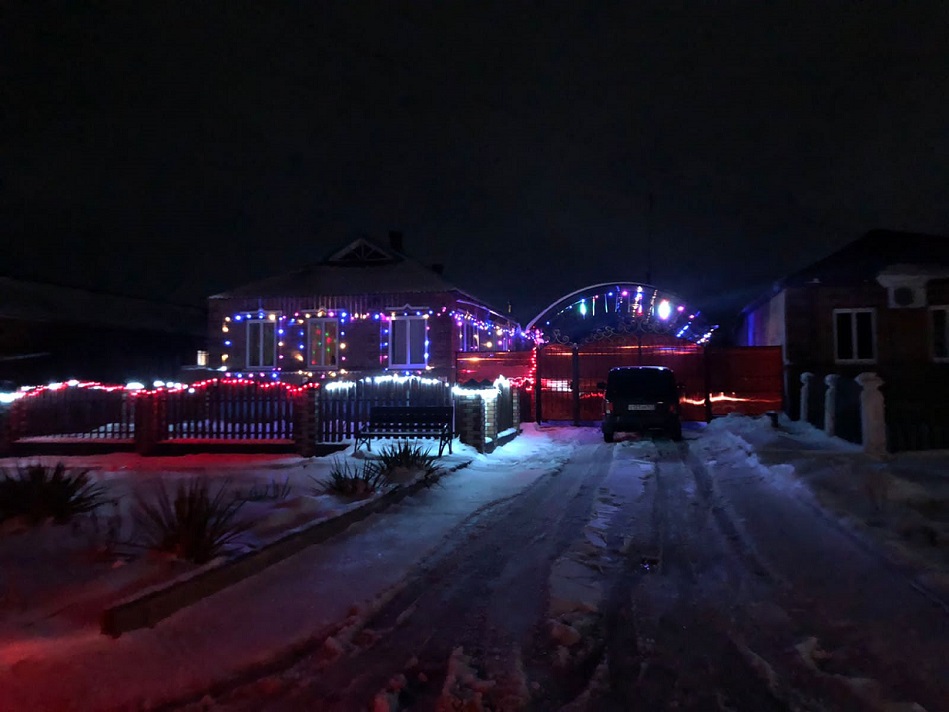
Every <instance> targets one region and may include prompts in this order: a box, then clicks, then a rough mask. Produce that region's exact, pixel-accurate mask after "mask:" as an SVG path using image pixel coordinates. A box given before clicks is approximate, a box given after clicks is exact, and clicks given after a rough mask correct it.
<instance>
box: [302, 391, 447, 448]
mask: <svg viewBox="0 0 949 712" xmlns="http://www.w3.org/2000/svg"><path fill="white" fill-rule="evenodd" d="M451 403H452V398H451V388H450V387H449V385H448V384H447V383H443V382H441V381H436V380H434V379H422V378H412V377H408V378H365V379H362V380H360V381H348V382H341V383H334V384H330V385H328V386H327V387H326V388H321V389H320V395H319V406H318V412H319V436H318V438H319V440H320V442H324V443H337V442H341V441H343V440H346V439H348V438H352V437H354V436H355V431H356V426H357V425H359V426H362V425H366V424H368V422H369V411H370V409H371V408H372V407H373V406H376V405H451Z"/></svg>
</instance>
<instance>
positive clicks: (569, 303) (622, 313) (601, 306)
mask: <svg viewBox="0 0 949 712" xmlns="http://www.w3.org/2000/svg"><path fill="white" fill-rule="evenodd" d="M716 328H717V325H716V326H712V325H709V324H708V323H707V322H706V321H705V319H704V318H703V317H702V314H701V312H699V311H695V310H694V309H692V308H690V307H689V306H687V305H686V303H685V301H684V300H683V299H681V298H680V297H678V296H677V295H675V294H673V293H671V292H666V291H664V290H661V289H659V288H658V287H654V286H653V285H650V284H643V283H641V282H601V283H600V284H591V285H590V286H588V287H583V288H582V289H578V290H576V291H575V292H571V293H570V294H567V295H565V296H563V297H561V298H560V299H558V300H557V301H555V302H553V303H552V304H550V305H549V306H548V307H547V308H546V309H544V310H543V311H542V312H541V313H540V314H538V315H537V316H536V317H534V318H533V319H532V320H531V321H530V323H529V324H528V325H527V327H525V329H524V330H525V331H526V332H527V333H528V334H531V335H533V337H534V339H535V341H537V342H538V343H560V344H584V343H590V342H594V341H601V340H610V339H614V338H620V337H625V336H630V335H637V334H662V335H666V336H673V337H676V338H679V339H683V340H686V341H691V342H692V343H695V344H704V343H706V342H708V340H709V339H710V338H711V336H712V333H713V332H714V331H715V329H716Z"/></svg>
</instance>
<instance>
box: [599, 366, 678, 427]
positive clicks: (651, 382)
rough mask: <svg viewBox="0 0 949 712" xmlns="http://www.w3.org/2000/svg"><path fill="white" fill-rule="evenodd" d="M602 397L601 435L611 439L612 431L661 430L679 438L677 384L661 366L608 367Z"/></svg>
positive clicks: (673, 376) (670, 372) (671, 375)
mask: <svg viewBox="0 0 949 712" xmlns="http://www.w3.org/2000/svg"><path fill="white" fill-rule="evenodd" d="M599 386H600V388H606V398H605V399H604V400H603V439H604V440H605V441H606V442H608V443H611V442H613V434H614V433H616V432H645V431H647V430H663V431H665V432H666V434H668V436H669V437H670V438H672V439H673V440H681V439H682V421H681V420H680V419H679V387H678V385H677V384H676V379H675V375H674V374H673V373H672V371H671V370H670V369H668V368H665V367H664V366H621V367H619V368H614V369H611V370H610V374H609V377H608V378H607V381H606V383H600V384H599Z"/></svg>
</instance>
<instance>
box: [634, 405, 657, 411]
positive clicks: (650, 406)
mask: <svg viewBox="0 0 949 712" xmlns="http://www.w3.org/2000/svg"><path fill="white" fill-rule="evenodd" d="M655 407H656V406H654V405H647V404H642V403H630V404H629V409H630V410H653V409H654V408H655Z"/></svg>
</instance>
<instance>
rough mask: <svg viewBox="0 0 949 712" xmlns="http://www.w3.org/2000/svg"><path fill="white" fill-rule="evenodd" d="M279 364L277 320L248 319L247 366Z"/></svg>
mask: <svg viewBox="0 0 949 712" xmlns="http://www.w3.org/2000/svg"><path fill="white" fill-rule="evenodd" d="M276 365H277V322H276V321H274V320H273V319H270V320H266V319H248V320H247V368H273V367H274V366H276Z"/></svg>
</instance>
